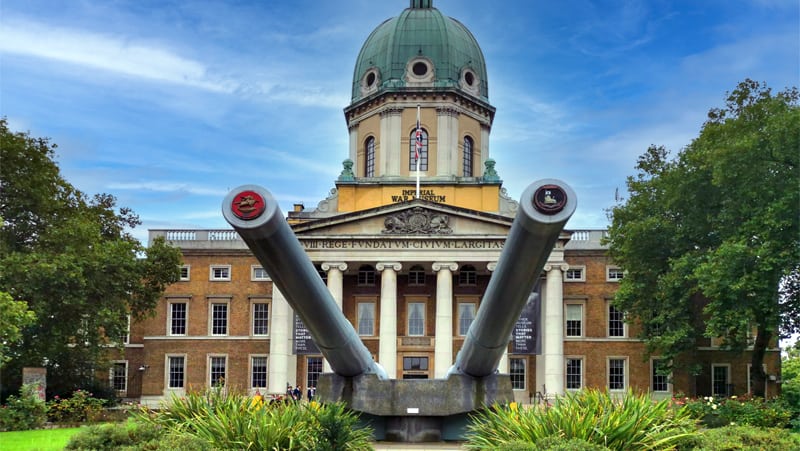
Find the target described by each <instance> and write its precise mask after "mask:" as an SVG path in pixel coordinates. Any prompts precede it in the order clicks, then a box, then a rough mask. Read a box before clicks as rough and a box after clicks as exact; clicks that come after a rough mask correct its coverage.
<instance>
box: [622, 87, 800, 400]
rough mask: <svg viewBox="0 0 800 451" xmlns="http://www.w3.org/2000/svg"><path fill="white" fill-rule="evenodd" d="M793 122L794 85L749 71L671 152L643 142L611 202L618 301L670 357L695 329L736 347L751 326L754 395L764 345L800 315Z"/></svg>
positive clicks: (686, 346)
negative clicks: (632, 170)
mask: <svg viewBox="0 0 800 451" xmlns="http://www.w3.org/2000/svg"><path fill="white" fill-rule="evenodd" d="M798 130H800V107H798V91H797V89H796V88H792V89H787V90H785V91H783V92H781V93H778V94H773V93H772V91H771V90H770V89H769V88H767V87H766V86H764V85H763V84H761V83H758V82H754V81H752V80H746V81H744V82H742V83H740V84H739V85H738V86H737V87H736V89H734V90H733V92H731V93H729V95H728V98H727V103H726V106H725V107H724V108H715V109H712V110H711V111H710V112H709V114H708V120H707V121H706V123H705V124H704V125H703V127H702V130H701V131H700V135H699V136H698V137H697V138H696V139H695V140H694V141H692V142H691V143H690V144H689V145H688V146H687V147H686V148H685V149H683V150H682V151H681V152H679V153H678V155H677V156H676V157H675V158H672V159H670V158H669V155H668V152H667V151H666V150H665V149H664V148H663V147H658V146H651V147H650V148H649V149H647V152H645V154H644V155H642V156H641V157H640V158H639V160H638V162H637V166H636V169H637V170H638V173H637V174H636V176H632V177H629V178H628V180H627V185H628V191H629V197H628V199H627V200H626V201H625V203H624V204H620V205H617V206H615V207H614V208H613V209H612V210H611V211H610V216H611V219H612V225H611V227H610V228H609V237H608V244H609V245H610V254H611V256H612V258H613V259H614V260H615V262H617V263H618V264H620V265H622V266H623V267H624V268H625V269H626V271H627V274H626V276H625V278H624V279H623V280H622V282H621V284H620V288H619V291H618V292H617V295H616V298H615V302H616V304H617V306H618V307H620V308H622V309H624V310H625V311H627V312H628V313H629V314H630V315H632V316H633V317H635V318H637V319H638V320H640V321H641V323H642V325H643V332H642V338H644V339H645V340H646V342H647V344H648V347H649V351H650V352H658V353H659V354H661V355H663V356H665V357H667V358H678V360H676V362H678V361H680V360H679V356H680V355H681V354H682V353H684V352H686V351H690V350H692V349H694V348H695V347H696V346H697V342H696V340H697V339H698V338H699V337H700V336H703V335H704V336H705V337H722V339H723V346H726V347H729V348H730V349H732V350H735V351H741V350H743V349H745V348H746V347H747V346H748V345H749V344H750V343H752V340H751V339H752V338H753V337H752V331H753V330H755V331H756V334H755V337H754V338H755V342H754V343H753V345H754V347H753V354H752V362H751V363H752V368H753V374H751V377H753V384H752V386H753V387H754V390H756V391H760V392H761V393H755V394H757V395H760V396H763V394H764V393H763V387H764V378H765V377H766V375H765V374H764V372H763V370H762V362H763V358H764V353H765V350H766V348H767V346H768V345H769V343H770V342H772V341H773V340H775V339H776V338H777V337H778V336H779V335H781V334H788V333H791V332H794V331H797V330H798V321H800V315H798V312H800V290H798V289H797V288H798V272H799V271H800V224H799V222H800V151H798V149H800V133H798ZM698 305H701V306H702V307H701V308H702V310H701V311H698V310H697V308H698V307H697V306H698ZM698 318H700V319H698ZM702 319H705V321H704V322H703V321H701V320H702Z"/></svg>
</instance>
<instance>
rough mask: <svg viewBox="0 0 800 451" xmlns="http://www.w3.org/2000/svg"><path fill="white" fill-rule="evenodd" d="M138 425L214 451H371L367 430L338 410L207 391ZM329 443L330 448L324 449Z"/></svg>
mask: <svg viewBox="0 0 800 451" xmlns="http://www.w3.org/2000/svg"><path fill="white" fill-rule="evenodd" d="M136 418H137V420H139V421H146V422H152V423H155V424H158V425H160V426H161V427H163V428H165V429H167V430H169V431H174V432H177V433H183V434H191V435H193V436H196V437H200V438H202V439H204V440H206V441H207V442H208V443H209V444H211V446H212V447H213V448H214V449H243V450H317V449H342V450H366V449H372V447H371V445H370V443H369V440H370V438H371V437H372V430H371V429H369V428H364V429H356V428H355V424H356V422H357V420H358V418H357V416H356V415H355V414H354V413H352V412H349V411H347V410H346V409H345V408H344V406H343V405H339V404H329V405H319V404H317V403H310V404H305V403H288V404H284V403H277V404H272V405H270V404H266V405H265V404H262V403H255V402H253V399H252V398H250V397H248V396H246V395H243V394H239V393H231V392H226V391H224V390H219V389H216V388H214V389H211V390H209V391H207V392H205V393H196V392H193V393H187V394H186V395H185V396H182V397H179V396H173V397H172V398H171V399H170V400H169V401H168V402H167V403H165V404H164V405H163V406H162V408H161V409H159V410H157V411H142V412H140V413H139V414H137V415H136ZM329 443H333V444H335V445H336V446H334V447H333V448H331V447H327V446H326V444H329Z"/></svg>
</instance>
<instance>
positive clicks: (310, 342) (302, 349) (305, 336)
mask: <svg viewBox="0 0 800 451" xmlns="http://www.w3.org/2000/svg"><path fill="white" fill-rule="evenodd" d="M293 335H294V340H292V354H297V355H305V354H319V353H320V352H319V348H317V344H316V343H314V339H313V338H312V337H311V332H310V331H309V330H308V328H307V327H306V325H305V324H303V320H301V319H300V317H299V316H297V313H295V314H294V334H293Z"/></svg>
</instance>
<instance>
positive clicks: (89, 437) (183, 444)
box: [66, 421, 211, 451]
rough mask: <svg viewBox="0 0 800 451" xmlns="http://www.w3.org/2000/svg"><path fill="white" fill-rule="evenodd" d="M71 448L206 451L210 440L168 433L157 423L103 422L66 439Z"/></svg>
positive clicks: (110, 450) (115, 450) (208, 448)
mask: <svg viewBox="0 0 800 451" xmlns="http://www.w3.org/2000/svg"><path fill="white" fill-rule="evenodd" d="M66 449H68V450H97V451H105V450H108V451H112V450H113V451H117V450H120V451H160V450H164V451H205V450H210V449H211V447H210V446H209V445H208V443H207V442H206V441H204V440H202V439H199V438H197V437H192V436H188V435H185V434H167V433H166V432H165V431H163V430H162V429H161V428H160V427H158V426H156V425H154V424H148V423H138V422H134V421H129V422H127V423H115V424H102V425H94V426H89V427H86V428H82V429H81V430H80V431H79V432H78V433H77V434H75V435H73V436H72V437H71V439H70V441H69V443H67V446H66Z"/></svg>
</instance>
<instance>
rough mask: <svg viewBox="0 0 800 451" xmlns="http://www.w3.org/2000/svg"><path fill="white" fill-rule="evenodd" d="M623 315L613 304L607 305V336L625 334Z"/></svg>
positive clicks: (621, 335)
mask: <svg viewBox="0 0 800 451" xmlns="http://www.w3.org/2000/svg"><path fill="white" fill-rule="evenodd" d="M624 320H625V316H624V315H623V313H622V312H621V311H619V310H617V308H616V307H614V306H613V305H610V304H609V306H608V336H609V337H624V336H625V321H624Z"/></svg>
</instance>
